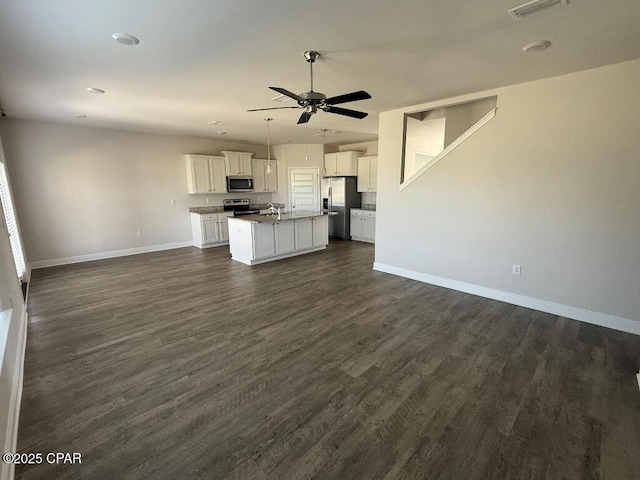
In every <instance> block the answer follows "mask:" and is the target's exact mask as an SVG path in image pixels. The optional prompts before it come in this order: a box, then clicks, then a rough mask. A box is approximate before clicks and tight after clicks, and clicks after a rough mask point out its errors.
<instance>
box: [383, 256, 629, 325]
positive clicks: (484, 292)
mask: <svg viewBox="0 0 640 480" xmlns="http://www.w3.org/2000/svg"><path fill="white" fill-rule="evenodd" d="M373 269H374V270H377V271H379V272H384V273H390V274H392V275H398V276H400V277H405V278H410V279H412V280H417V281H419V282H423V283H429V284H431V285H437V286H439V287H444V288H450V289H452V290H458V291H460V292H465V293H470V294H472V295H478V296H480V297H485V298H491V299H493V300H499V301H501V302H505V303H510V304H512V305H518V306H521V307H526V308H531V309H533V310H539V311H541V312H546V313H551V314H554V315H559V316H561V317H566V318H571V319H573V320H579V321H581V322H586V323H591V324H593V325H599V326H601V327H607V328H612V329H614V330H620V331H623V332H627V333H633V334H635V335H640V322H638V321H635V320H631V319H628V318H622V317H616V316H613V315H608V314H606V313H599V312H594V311H592V310H585V309H582V308H578V307H572V306H569V305H563V304H561V303H554V302H549V301H547V300H541V299H538V298H533V297H526V296H524V295H518V294H515V293H510V292H505V291H502V290H496V289H493V288H488V287H482V286H480V285H474V284H472V283H466V282H460V281H458V280H451V279H448V278H443V277H438V276H435V275H429V274H427V273H421V272H416V271H414V270H409V269H406V268H400V267H394V266H392V265H387V264H384V263H380V262H375V263H374V264H373Z"/></svg>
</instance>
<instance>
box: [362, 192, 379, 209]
mask: <svg viewBox="0 0 640 480" xmlns="http://www.w3.org/2000/svg"><path fill="white" fill-rule="evenodd" d="M365 204H367V205H374V206H375V204H376V194H375V192H363V193H362V205H365Z"/></svg>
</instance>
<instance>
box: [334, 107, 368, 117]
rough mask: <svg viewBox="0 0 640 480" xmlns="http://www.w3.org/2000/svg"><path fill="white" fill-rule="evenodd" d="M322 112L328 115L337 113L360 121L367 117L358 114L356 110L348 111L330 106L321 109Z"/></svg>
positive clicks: (363, 114) (363, 113)
mask: <svg viewBox="0 0 640 480" xmlns="http://www.w3.org/2000/svg"><path fill="white" fill-rule="evenodd" d="M323 110H324V111H325V112H329V113H337V114H338V115H344V116H346V117H353V118H360V119H362V118H364V117H366V116H367V115H369V114H368V113H365V112H358V111H357V110H349V109H348V108H340V107H331V106H329V107H326V108H323Z"/></svg>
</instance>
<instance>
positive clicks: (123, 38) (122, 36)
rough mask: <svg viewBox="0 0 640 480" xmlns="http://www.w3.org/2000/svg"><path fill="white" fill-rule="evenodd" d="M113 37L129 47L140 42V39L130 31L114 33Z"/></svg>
mask: <svg viewBox="0 0 640 480" xmlns="http://www.w3.org/2000/svg"><path fill="white" fill-rule="evenodd" d="M111 37H112V38H113V39H114V40H115V41H116V42H118V43H119V44H120V45H126V46H127V47H134V46H136V45H138V44H139V43H140V40H138V39H137V38H136V37H134V36H133V35H129V34H128V33H114V34H113V35H111Z"/></svg>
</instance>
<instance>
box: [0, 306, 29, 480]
mask: <svg viewBox="0 0 640 480" xmlns="http://www.w3.org/2000/svg"><path fill="white" fill-rule="evenodd" d="M27 321H28V317H27V309H26V308H25V309H24V313H23V314H22V317H21V318H20V330H19V333H18V339H19V344H18V348H16V359H15V362H16V363H15V365H16V369H15V372H14V374H13V379H12V382H11V396H10V399H9V412H8V415H7V431H6V432H5V439H4V445H5V452H12V453H13V452H15V451H16V448H17V445H18V421H19V419H20V403H21V402H22V383H23V380H24V355H25V350H26V346H27ZM3 453H4V452H3ZM14 468H15V467H14V465H13V464H7V463H4V462H2V463H0V478H2V479H6V480H13V478H14V474H15V470H14Z"/></svg>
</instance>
